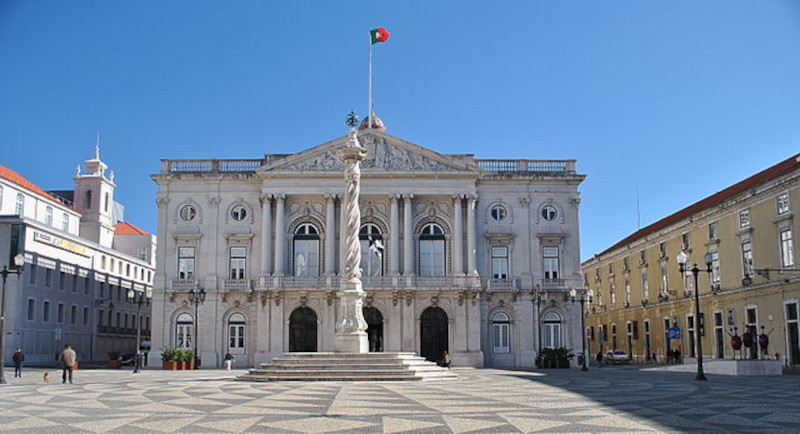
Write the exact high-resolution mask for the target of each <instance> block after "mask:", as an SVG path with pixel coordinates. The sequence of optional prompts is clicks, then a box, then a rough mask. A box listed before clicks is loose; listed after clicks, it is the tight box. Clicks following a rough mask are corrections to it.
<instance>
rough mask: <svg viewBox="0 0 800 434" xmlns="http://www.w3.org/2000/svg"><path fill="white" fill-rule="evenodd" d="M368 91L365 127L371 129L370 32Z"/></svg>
mask: <svg viewBox="0 0 800 434" xmlns="http://www.w3.org/2000/svg"><path fill="white" fill-rule="evenodd" d="M368 83H369V84H368V86H369V89H368V91H367V99H368V101H367V127H368V128H370V129H371V128H372V32H369V78H368Z"/></svg>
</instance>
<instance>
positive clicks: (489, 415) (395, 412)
mask: <svg viewBox="0 0 800 434" xmlns="http://www.w3.org/2000/svg"><path fill="white" fill-rule="evenodd" d="M42 372H43V371H42V370H39V369H28V370H27V371H26V373H25V376H24V377H23V378H22V379H16V378H13V370H11V371H9V370H8V369H7V370H6V377H7V380H8V382H9V383H8V384H6V385H2V386H0V431H7V432H14V433H18V432H30V433H47V432H53V433H55V432H58V433H69V432H93V433H95V432H96V433H99V432H125V433H163V432H186V433H190V432H191V433H205V432H309V433H335V432H370V433H371V432H385V433H400V432H420V433H450V432H454V433H467V432H470V433H473V432H474V433H481V432H487V433H488V432H503V433H505V432H685V431H714V432H758V433H763V432H800V375H784V376H782V377H768V378H765V377H761V378H735V377H718V376H710V377H709V381H708V382H697V381H694V380H693V375H691V374H682V373H660V372H642V371H639V370H638V369H635V368H634V367H614V368H603V369H600V370H591V371H589V372H580V371H579V370H577V369H571V370H545V371H538V372H525V371H504V370H496V369H463V370H462V369H459V370H458V373H459V375H460V377H459V379H458V380H454V381H440V382H412V383H392V382H381V383H358V382H330V383H327V382H280V383H248V382H238V381H233V378H234V376H235V375H237V374H241V373H243V372H244V371H238V372H237V371H232V372H228V371H222V370H199V371H160V370H147V371H143V372H142V373H140V374H136V375H133V374H131V372H130V371H126V370H80V371H77V372H76V375H75V384H61V381H60V376H59V375H58V373H57V372H55V371H53V372H51V375H52V377H53V383H52V384H50V385H45V384H43V383H42ZM8 374H11V375H10V377H11V378H8V377H9V375H8Z"/></svg>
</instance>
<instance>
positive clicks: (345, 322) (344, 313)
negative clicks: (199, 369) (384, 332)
mask: <svg viewBox="0 0 800 434" xmlns="http://www.w3.org/2000/svg"><path fill="white" fill-rule="evenodd" d="M363 299H364V291H363V290H362V289H361V280H359V279H350V280H348V281H345V282H344V283H342V287H341V289H340V290H339V320H338V321H337V323H336V351H337V352H341V353H367V352H369V340H368V339H367V332H365V330H366V329H367V322H366V321H364V313H363V311H362V309H363Z"/></svg>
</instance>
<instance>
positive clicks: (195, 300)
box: [189, 288, 206, 369]
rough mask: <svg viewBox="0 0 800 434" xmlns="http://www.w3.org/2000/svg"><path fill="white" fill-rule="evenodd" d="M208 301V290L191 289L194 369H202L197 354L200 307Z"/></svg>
mask: <svg viewBox="0 0 800 434" xmlns="http://www.w3.org/2000/svg"><path fill="white" fill-rule="evenodd" d="M204 301H206V290H205V289H203V288H200V289H194V288H193V289H191V290H189V303H192V304H193V305H194V369H197V368H199V367H200V356H199V355H198V354H197V329H198V328H199V326H200V318H199V315H198V314H199V311H200V305H201V304H203V302H204Z"/></svg>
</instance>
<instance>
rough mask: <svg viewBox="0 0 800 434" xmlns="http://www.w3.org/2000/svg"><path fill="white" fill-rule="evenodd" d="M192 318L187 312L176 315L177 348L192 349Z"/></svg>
mask: <svg viewBox="0 0 800 434" xmlns="http://www.w3.org/2000/svg"><path fill="white" fill-rule="evenodd" d="M193 338H194V318H193V317H192V316H191V315H189V314H188V313H185V312H184V313H182V314H180V315H178V319H177V320H176V321H175V347H176V348H177V349H179V350H190V351H192V350H194V347H193V346H192V339H193Z"/></svg>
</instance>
